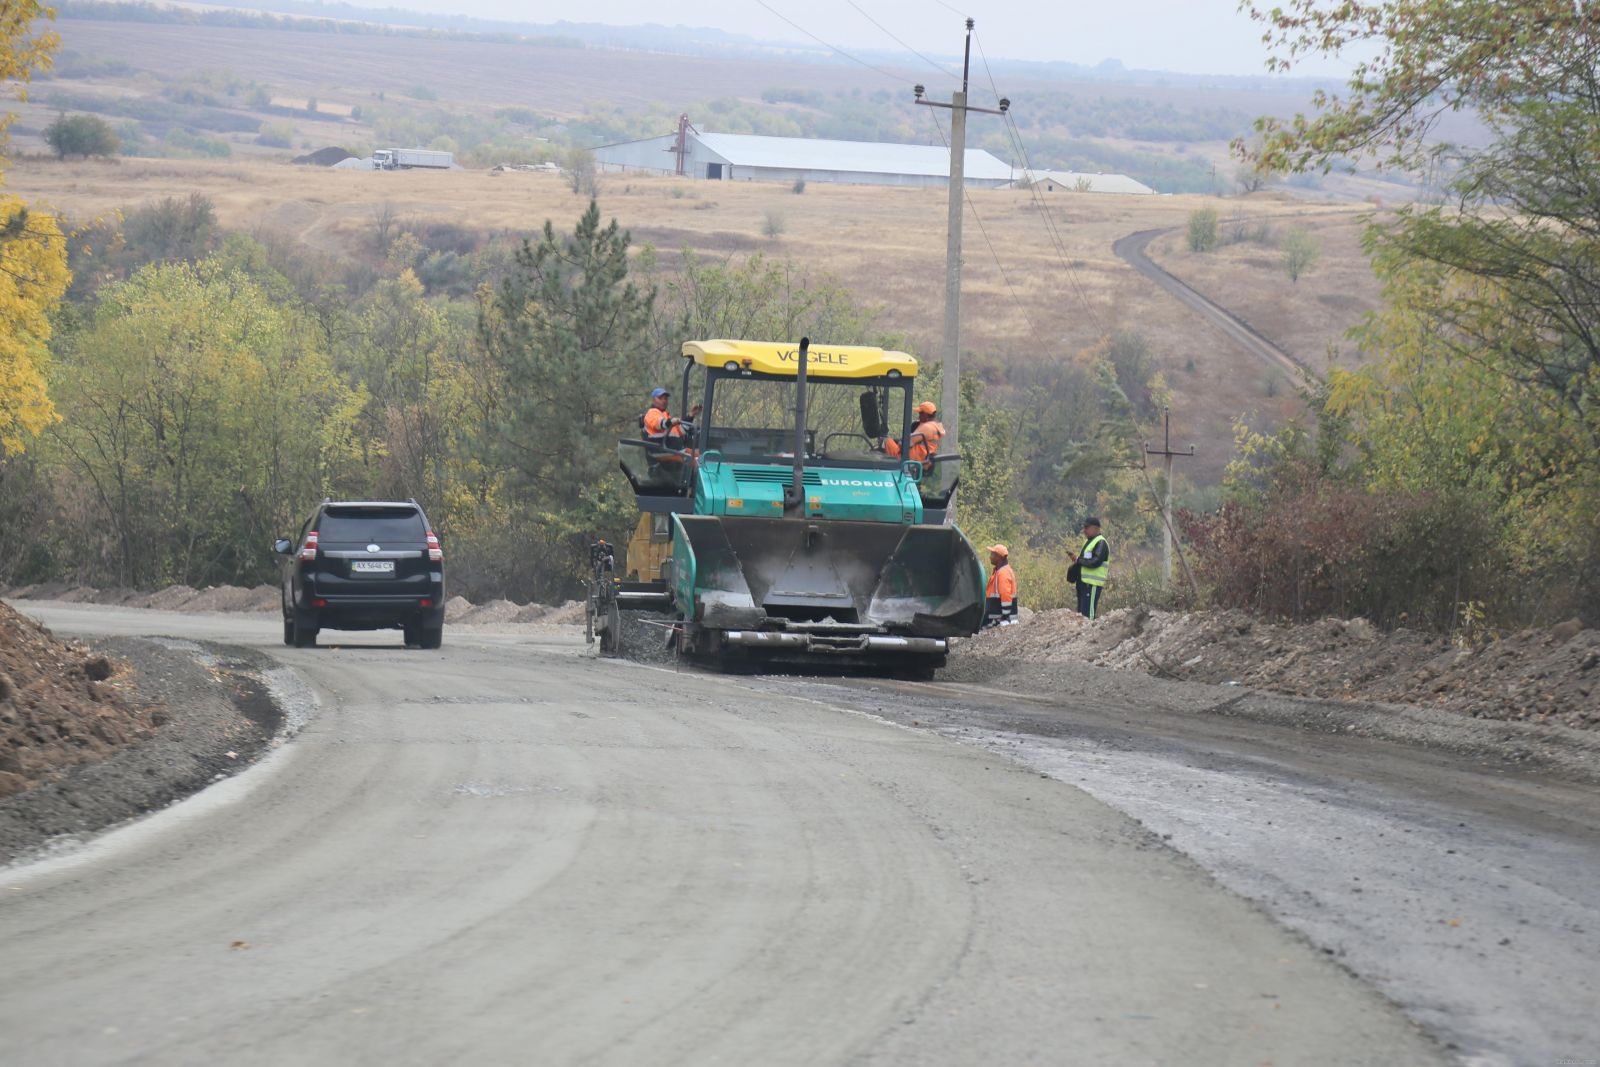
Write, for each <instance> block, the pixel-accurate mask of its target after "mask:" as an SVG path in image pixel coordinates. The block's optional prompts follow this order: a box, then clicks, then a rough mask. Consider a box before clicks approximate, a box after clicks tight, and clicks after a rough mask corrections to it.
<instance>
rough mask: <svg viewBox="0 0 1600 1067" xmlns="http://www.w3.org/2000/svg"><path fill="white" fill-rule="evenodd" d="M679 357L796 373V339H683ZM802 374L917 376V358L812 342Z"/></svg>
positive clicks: (709, 364)
mask: <svg viewBox="0 0 1600 1067" xmlns="http://www.w3.org/2000/svg"><path fill="white" fill-rule="evenodd" d="M683 358H684V359H692V360H694V361H695V362H696V363H699V364H700V365H701V366H705V367H727V366H728V364H730V363H731V364H733V365H734V366H735V367H743V368H746V369H748V370H753V371H758V372H760V373H762V374H788V375H793V374H795V373H797V371H798V368H799V366H800V362H799V361H800V344H799V342H787V341H685V342H684V344H683ZM806 374H807V375H813V374H814V375H816V376H818V377H821V378H882V377H886V376H889V375H891V374H892V375H893V376H895V377H900V378H915V377H916V376H917V361H916V358H915V357H913V356H909V355H907V354H906V353H904V352H894V351H884V350H883V349H881V348H869V347H867V346H866V345H825V344H813V345H812V346H811V348H810V349H809V350H808V351H807V353H806Z"/></svg>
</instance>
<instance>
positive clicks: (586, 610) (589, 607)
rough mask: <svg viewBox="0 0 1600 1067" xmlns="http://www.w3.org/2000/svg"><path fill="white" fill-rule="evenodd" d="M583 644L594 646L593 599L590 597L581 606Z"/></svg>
mask: <svg viewBox="0 0 1600 1067" xmlns="http://www.w3.org/2000/svg"><path fill="white" fill-rule="evenodd" d="M583 643H584V644H586V645H592V644H594V597H592V596H591V597H590V598H589V599H588V600H586V601H584V604H583Z"/></svg>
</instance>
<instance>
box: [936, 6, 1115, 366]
mask: <svg viewBox="0 0 1600 1067" xmlns="http://www.w3.org/2000/svg"><path fill="white" fill-rule="evenodd" d="M938 2H940V3H943V0H938ZM973 41H974V42H975V43H976V44H977V46H978V58H979V60H980V61H981V62H982V63H983V73H984V75H985V76H986V77H987V78H988V79H989V88H990V89H992V90H993V91H994V95H995V99H997V100H998V99H1000V87H999V85H997V84H996V83H995V80H994V71H992V70H991V69H990V68H989V56H988V54H987V53H985V52H984V50H983V41H982V39H981V38H979V37H978V35H977V34H973ZM1002 117H1003V119H1004V121H1005V125H1006V133H1007V136H1009V138H1010V140H1011V145H1012V147H1013V148H1015V149H1016V152H1017V155H1018V157H1019V158H1020V159H1021V160H1022V168H1023V174H1024V176H1025V177H1026V179H1027V181H1028V193H1029V196H1030V197H1031V198H1032V200H1033V203H1034V205H1035V206H1036V207H1037V208H1038V209H1039V217H1040V220H1041V221H1042V222H1043V223H1044V228H1045V233H1046V235H1047V236H1048V238H1049V240H1050V242H1051V244H1052V245H1053V246H1054V248H1055V252H1056V257H1057V258H1058V259H1059V260H1060V261H1061V266H1062V268H1063V269H1064V270H1065V272H1066V275H1067V280H1068V282H1069V283H1070V284H1071V286H1072V289H1073V292H1074V293H1076V294H1077V297H1078V300H1079V302H1080V303H1082V304H1083V309H1084V310H1085V311H1087V312H1088V313H1089V319H1090V321H1092V322H1093V323H1094V328H1095V330H1096V331H1097V332H1099V333H1102V334H1103V333H1105V326H1104V324H1103V323H1101V321H1100V315H1099V313H1098V312H1097V311H1095V309H1094V305H1093V304H1091V303H1089V297H1088V294H1087V293H1086V292H1085V291H1084V288H1083V283H1082V282H1081V281H1080V280H1079V278H1078V272H1077V271H1076V270H1074V269H1073V267H1072V262H1071V260H1070V258H1069V257H1068V255H1067V247H1066V240H1065V239H1064V238H1063V237H1062V236H1061V231H1060V229H1059V228H1058V227H1057V226H1056V222H1055V218H1054V216H1052V215H1051V213H1050V204H1049V203H1048V202H1047V201H1046V200H1045V199H1044V197H1043V195H1042V194H1041V193H1040V192H1039V189H1038V186H1037V184H1036V183H1035V182H1034V181H1033V162H1032V161H1031V160H1030V159H1029V158H1028V148H1027V145H1026V144H1024V143H1023V140H1022V130H1021V128H1020V127H1019V126H1018V125H1017V124H1016V120H1015V119H1013V118H1012V117H1011V114H1010V112H1009V111H1008V112H1007V113H1006V114H1005V115H1004V116H1002Z"/></svg>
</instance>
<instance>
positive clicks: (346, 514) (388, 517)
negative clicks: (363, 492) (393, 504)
mask: <svg viewBox="0 0 1600 1067" xmlns="http://www.w3.org/2000/svg"><path fill="white" fill-rule="evenodd" d="M317 533H318V535H319V536H320V538H321V540H322V543H323V544H327V543H328V542H330V541H419V542H420V541H421V540H422V539H423V538H425V537H426V536H427V534H428V531H427V530H426V529H424V528H423V526H422V516H421V514H419V513H418V512H417V511H416V509H415V508H351V507H343V508H326V509H324V510H323V512H322V519H321V521H320V522H318V524H317Z"/></svg>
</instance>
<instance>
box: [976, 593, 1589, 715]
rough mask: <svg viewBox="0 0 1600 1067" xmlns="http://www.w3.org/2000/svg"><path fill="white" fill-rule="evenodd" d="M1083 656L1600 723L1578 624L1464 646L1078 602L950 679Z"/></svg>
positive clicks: (1364, 626) (1303, 690)
mask: <svg viewBox="0 0 1600 1067" xmlns="http://www.w3.org/2000/svg"><path fill="white" fill-rule="evenodd" d="M1065 662H1073V663H1085V664H1092V665H1095V666H1101V667H1111V668H1115V669H1118V670H1135V671H1143V672H1146V673H1148V674H1153V675H1156V676H1158V677H1163V678H1171V679H1178V680H1184V681H1195V682H1208V683H1212V684H1218V685H1238V686H1248V687H1250V688H1253V689H1261V690H1266V691H1269V692H1275V693H1285V694H1288V695H1292V696H1298V697H1311V698H1316V699H1321V700H1335V701H1354V702H1362V703H1386V704H1407V705H1413V706H1418V707H1430V708H1439V709H1444V710H1448V711H1451V712H1455V713H1459V714H1461V715H1465V716H1470V717H1472V718H1477V719H1494V720H1504V721H1512V722H1523V723H1531V724H1550V725H1555V726H1562V727H1567V728H1570V729H1577V730H1596V729H1600V631H1597V630H1589V629H1583V628H1582V627H1581V625H1580V624H1579V623H1577V622H1576V621H1573V622H1568V623H1563V624H1561V625H1559V626H1553V627H1549V628H1547V629H1537V630H1525V631H1521V632H1519V633H1515V634H1508V635H1505V636H1501V637H1499V638H1496V639H1494V640H1489V641H1484V642H1481V643H1475V644H1469V645H1464V646H1461V645H1456V644H1453V643H1451V642H1450V641H1449V640H1447V639H1445V638H1442V637H1437V636H1433V635H1429V634H1422V633H1416V632H1413V631H1407V630H1397V631H1395V632H1392V633H1384V632H1382V631H1380V630H1378V629H1377V628H1376V627H1374V626H1373V625H1372V624H1371V623H1369V622H1367V621H1366V620H1365V619H1350V620H1342V619H1324V620H1321V621H1319V622H1315V623H1304V624H1299V625H1282V624H1274V623H1268V622H1263V621H1261V620H1259V619H1254V618H1251V617H1250V616H1248V615H1245V614H1242V613H1240V612H1231V611H1219V612H1197V613H1182V612H1165V611H1148V610H1145V609H1142V608H1124V609H1121V610H1119V611H1113V612H1111V613H1109V614H1108V615H1106V616H1105V617H1103V618H1101V619H1099V620H1097V621H1095V622H1094V623H1089V622H1088V621H1087V620H1085V619H1084V618H1083V617H1082V616H1080V615H1078V614H1077V613H1076V612H1072V611H1064V610H1063V611H1046V612H1038V613H1035V614H1034V615H1033V616H1032V617H1031V618H1030V619H1028V620H1027V621H1026V622H1025V623H1023V624H1021V625H1017V626H1008V627H1005V628H1003V629H998V630H990V631H987V632H985V633H983V634H981V635H979V636H978V637H976V638H974V639H973V640H971V641H966V642H962V643H961V645H960V646H959V648H958V649H957V651H956V652H955V654H954V655H953V656H952V657H951V667H950V668H949V670H948V671H947V672H946V673H947V675H948V676H949V677H951V678H952V680H955V679H962V678H972V679H980V678H981V679H996V678H999V677H1001V676H1003V675H1004V674H1005V673H1006V672H1008V671H1013V670H1018V669H1026V668H1035V669H1036V668H1040V667H1048V666H1049V665H1050V664H1052V663H1065Z"/></svg>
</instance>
